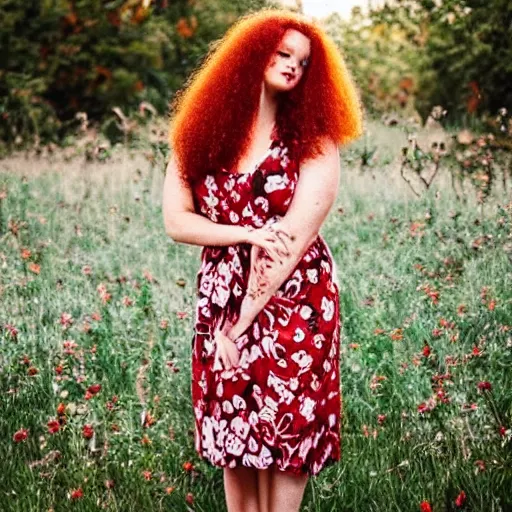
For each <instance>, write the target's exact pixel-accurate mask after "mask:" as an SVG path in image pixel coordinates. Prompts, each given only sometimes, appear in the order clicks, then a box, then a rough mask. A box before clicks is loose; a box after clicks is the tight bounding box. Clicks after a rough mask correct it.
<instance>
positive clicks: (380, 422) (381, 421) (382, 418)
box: [377, 414, 386, 425]
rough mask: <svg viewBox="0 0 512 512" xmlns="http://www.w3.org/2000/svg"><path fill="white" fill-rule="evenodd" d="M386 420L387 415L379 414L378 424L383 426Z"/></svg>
mask: <svg viewBox="0 0 512 512" xmlns="http://www.w3.org/2000/svg"><path fill="white" fill-rule="evenodd" d="M385 419H386V415H385V414H378V415H377V422H378V424H379V425H382V424H383V423H384V421H385Z"/></svg>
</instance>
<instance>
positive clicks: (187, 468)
mask: <svg viewBox="0 0 512 512" xmlns="http://www.w3.org/2000/svg"><path fill="white" fill-rule="evenodd" d="M183 469H184V470H185V471H187V472H190V471H192V470H193V469H194V465H193V464H192V462H190V461H187V462H184V463H183Z"/></svg>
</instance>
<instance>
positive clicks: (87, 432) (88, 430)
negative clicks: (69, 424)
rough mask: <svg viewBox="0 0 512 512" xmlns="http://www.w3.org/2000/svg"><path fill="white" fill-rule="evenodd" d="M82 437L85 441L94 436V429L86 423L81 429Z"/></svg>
mask: <svg viewBox="0 0 512 512" xmlns="http://www.w3.org/2000/svg"><path fill="white" fill-rule="evenodd" d="M82 435H83V436H84V437H85V439H91V438H92V437H93V436H94V428H93V426H92V425H91V424H90V423H87V424H85V425H84V426H83V428H82Z"/></svg>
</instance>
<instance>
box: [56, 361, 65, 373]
mask: <svg viewBox="0 0 512 512" xmlns="http://www.w3.org/2000/svg"><path fill="white" fill-rule="evenodd" d="M63 371H64V368H63V366H62V365H61V364H59V365H57V366H56V367H55V373H57V374H58V375H61V374H62V372H63Z"/></svg>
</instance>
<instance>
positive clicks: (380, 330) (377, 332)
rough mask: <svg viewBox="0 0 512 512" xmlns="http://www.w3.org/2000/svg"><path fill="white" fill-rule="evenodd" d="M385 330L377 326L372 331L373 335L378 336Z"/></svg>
mask: <svg viewBox="0 0 512 512" xmlns="http://www.w3.org/2000/svg"><path fill="white" fill-rule="evenodd" d="M385 332H386V331H385V330H384V329H380V328H379V327H377V328H376V329H375V330H374V331H373V334H375V336H378V335H379V334H384V333H385Z"/></svg>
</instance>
